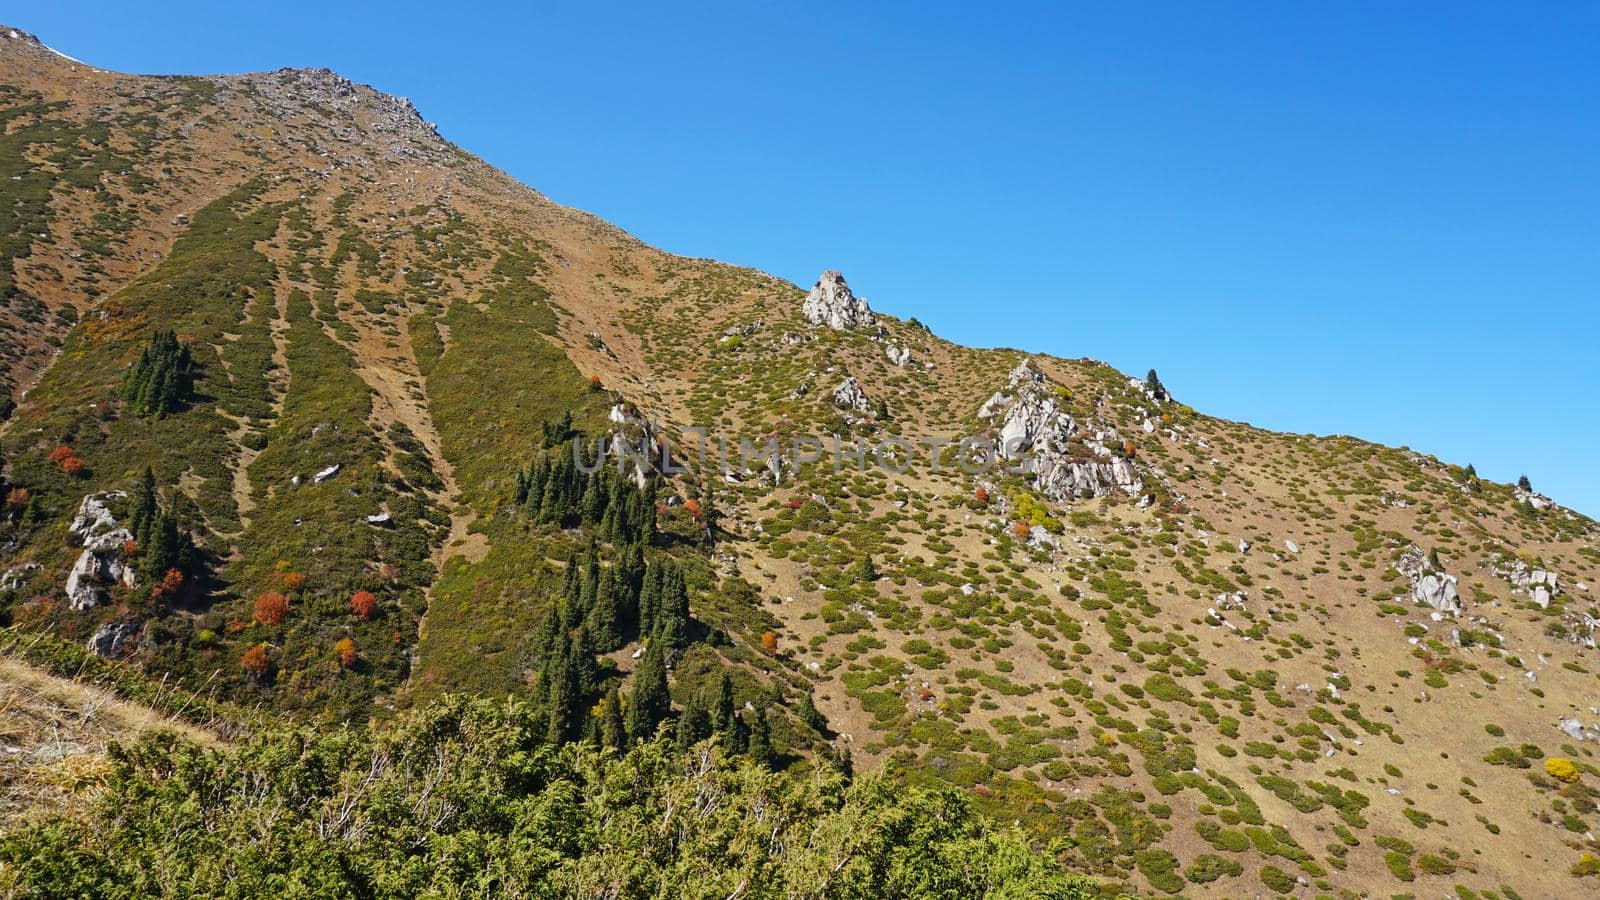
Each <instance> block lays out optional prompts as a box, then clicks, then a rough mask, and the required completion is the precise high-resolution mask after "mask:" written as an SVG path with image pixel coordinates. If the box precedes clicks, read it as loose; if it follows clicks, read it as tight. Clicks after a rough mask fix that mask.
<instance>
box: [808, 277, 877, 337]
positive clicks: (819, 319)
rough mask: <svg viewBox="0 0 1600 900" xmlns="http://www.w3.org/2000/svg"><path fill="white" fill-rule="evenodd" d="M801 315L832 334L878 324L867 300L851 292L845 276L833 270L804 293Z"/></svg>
mask: <svg viewBox="0 0 1600 900" xmlns="http://www.w3.org/2000/svg"><path fill="white" fill-rule="evenodd" d="M800 312H801V313H802V314H804V315H805V317H806V321H808V322H810V323H811V324H813V325H825V326H827V327H828V328H832V329H833V330H835V331H851V330H854V329H857V328H872V327H875V326H876V325H877V324H878V318H877V317H876V316H874V315H873V314H872V309H871V308H870V307H868V306H867V301H865V300H863V299H861V298H860V297H857V296H856V295H855V294H854V293H852V292H851V291H850V286H849V285H848V284H845V281H844V276H843V275H841V274H840V273H838V272H836V271H834V270H832V269H829V270H828V271H826V272H823V273H822V277H821V278H819V279H817V283H816V285H814V286H813V287H812V288H811V291H810V293H808V294H806V300H805V303H804V304H803V305H802V306H801V307H800Z"/></svg>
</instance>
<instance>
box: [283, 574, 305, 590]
mask: <svg viewBox="0 0 1600 900" xmlns="http://www.w3.org/2000/svg"><path fill="white" fill-rule="evenodd" d="M281 580H282V581H283V586H284V587H285V588H288V589H289V590H291V591H298V590H300V589H301V588H302V587H305V584H306V576H305V574H304V573H302V572H285V573H283V577H282V579H281Z"/></svg>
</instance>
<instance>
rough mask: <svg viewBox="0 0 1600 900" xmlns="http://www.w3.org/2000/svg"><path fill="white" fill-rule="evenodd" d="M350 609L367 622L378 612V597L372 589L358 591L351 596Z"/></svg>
mask: <svg viewBox="0 0 1600 900" xmlns="http://www.w3.org/2000/svg"><path fill="white" fill-rule="evenodd" d="M350 611H351V612H352V613H355V616H356V618H358V619H360V620H361V621H363V622H365V621H367V620H368V619H371V618H372V617H373V616H374V615H376V614H377V612H378V598H377V597H375V596H373V593H372V592H371V591H356V592H355V593H354V594H352V595H351V596H350Z"/></svg>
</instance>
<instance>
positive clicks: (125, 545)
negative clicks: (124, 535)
mask: <svg viewBox="0 0 1600 900" xmlns="http://www.w3.org/2000/svg"><path fill="white" fill-rule="evenodd" d="M122 555H123V556H127V557H134V556H138V555H139V545H138V544H135V543H134V542H133V538H128V539H127V540H125V541H123V542H122Z"/></svg>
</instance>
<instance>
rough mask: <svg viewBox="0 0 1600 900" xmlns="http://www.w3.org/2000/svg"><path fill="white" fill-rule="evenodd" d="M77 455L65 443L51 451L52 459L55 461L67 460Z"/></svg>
mask: <svg viewBox="0 0 1600 900" xmlns="http://www.w3.org/2000/svg"><path fill="white" fill-rule="evenodd" d="M76 455H77V454H75V453H73V452H72V448H71V447H68V446H65V445H63V446H60V447H57V448H55V449H54V450H51V451H50V461H51V462H53V463H60V462H65V461H66V460H68V459H70V458H72V457H73V456H76Z"/></svg>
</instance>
